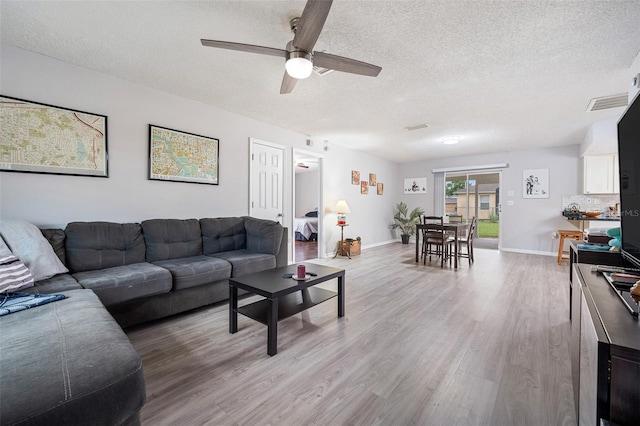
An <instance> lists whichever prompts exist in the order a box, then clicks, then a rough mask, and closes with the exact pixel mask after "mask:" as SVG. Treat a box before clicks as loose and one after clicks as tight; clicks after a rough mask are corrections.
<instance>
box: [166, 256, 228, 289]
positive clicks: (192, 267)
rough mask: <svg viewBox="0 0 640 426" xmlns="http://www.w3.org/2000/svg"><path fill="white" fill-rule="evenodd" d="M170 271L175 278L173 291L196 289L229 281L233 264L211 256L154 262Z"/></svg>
mask: <svg viewBox="0 0 640 426" xmlns="http://www.w3.org/2000/svg"><path fill="white" fill-rule="evenodd" d="M154 265H158V266H161V267H163V268H165V269H168V270H169V272H171V275H172V276H173V289H174V290H180V289H183V288H189V287H195V286H197V285H202V284H210V283H213V282H216V281H220V280H226V279H229V277H230V276H231V264H230V263H229V262H227V261H224V260H222V259H216V258H213V257H209V256H192V257H183V258H180V259H168V260H160V261H158V262H154Z"/></svg>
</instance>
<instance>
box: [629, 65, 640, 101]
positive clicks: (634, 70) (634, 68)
mask: <svg viewBox="0 0 640 426" xmlns="http://www.w3.org/2000/svg"><path fill="white" fill-rule="evenodd" d="M638 74H640V53H638V54H637V55H636V58H635V59H634V60H633V62H632V63H631V66H630V67H629V102H631V101H632V100H633V99H634V98H635V96H636V95H637V94H638V93H639V92H640V88H639V87H634V86H633V84H632V81H633V78H634V77H635V76H636V75H638Z"/></svg>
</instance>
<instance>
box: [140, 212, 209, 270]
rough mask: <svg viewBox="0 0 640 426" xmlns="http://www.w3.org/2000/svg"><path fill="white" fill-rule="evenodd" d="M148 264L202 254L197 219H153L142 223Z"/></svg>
mask: <svg viewBox="0 0 640 426" xmlns="http://www.w3.org/2000/svg"><path fill="white" fill-rule="evenodd" d="M142 230H143V232H144V239H145V241H146V244H147V262H157V261H159V260H167V259H178V258H181V257H190V256H198V255H201V254H202V235H201V234H200V222H198V220H197V219H152V220H145V221H144V222H142Z"/></svg>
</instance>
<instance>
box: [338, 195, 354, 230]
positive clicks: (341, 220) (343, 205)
mask: <svg viewBox="0 0 640 426" xmlns="http://www.w3.org/2000/svg"><path fill="white" fill-rule="evenodd" d="M336 211H337V212H338V225H346V224H347V213H351V210H349V206H348V205H347V202H346V201H345V200H338V203H337V204H336Z"/></svg>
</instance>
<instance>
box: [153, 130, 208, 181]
mask: <svg viewBox="0 0 640 426" xmlns="http://www.w3.org/2000/svg"><path fill="white" fill-rule="evenodd" d="M219 143H220V141H219V140H218V139H215V138H210V137H206V136H199V135H194V134H193V133H187V132H181V131H179V130H172V129H167V128H164V127H159V126H154V125H153V124H150V125H149V179H151V180H169V181H174V182H189V183H206V184H210V185H217V184H218V159H219Z"/></svg>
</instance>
